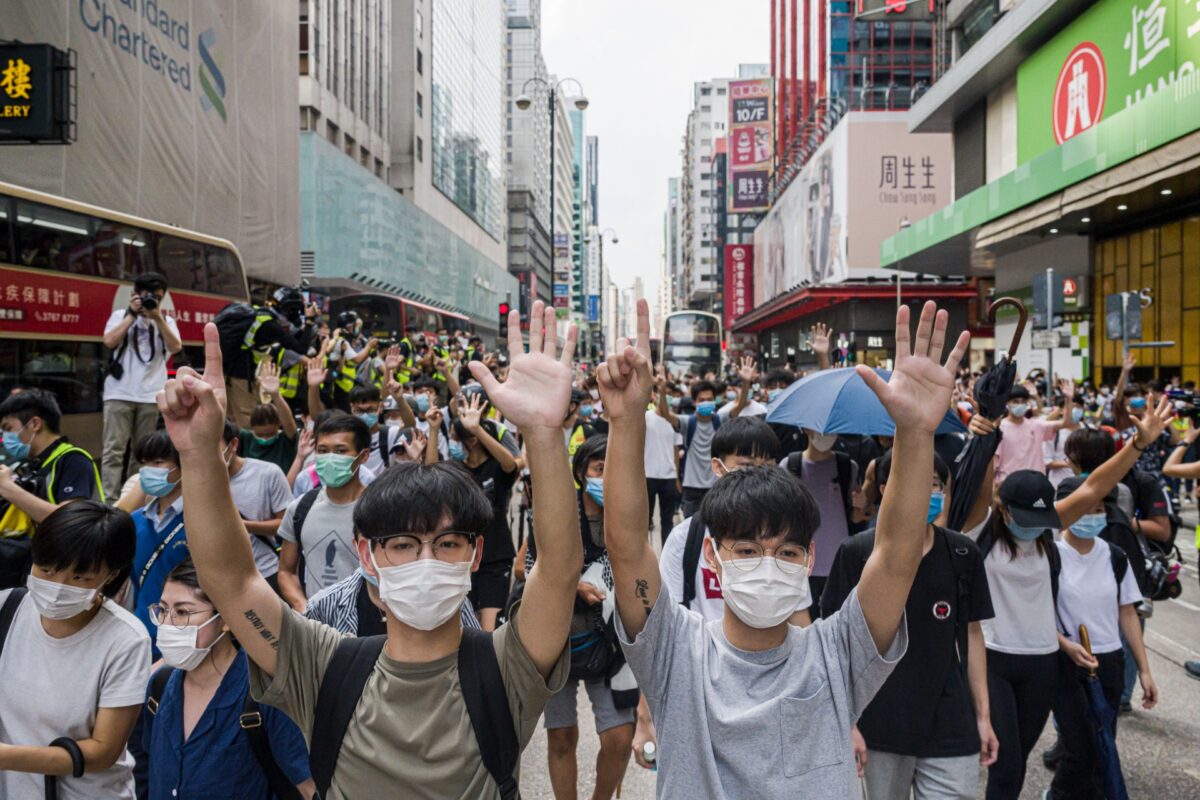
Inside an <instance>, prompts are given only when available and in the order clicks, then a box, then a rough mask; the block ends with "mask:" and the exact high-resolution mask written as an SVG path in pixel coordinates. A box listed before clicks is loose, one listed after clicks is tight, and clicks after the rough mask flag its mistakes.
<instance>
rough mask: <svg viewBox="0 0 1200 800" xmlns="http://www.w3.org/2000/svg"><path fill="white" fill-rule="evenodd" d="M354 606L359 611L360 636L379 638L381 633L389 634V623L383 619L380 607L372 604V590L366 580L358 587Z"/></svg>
mask: <svg viewBox="0 0 1200 800" xmlns="http://www.w3.org/2000/svg"><path fill="white" fill-rule="evenodd" d="M354 604H355V606H356V607H357V609H358V636H360V637H362V636H378V635H379V634H381V633H387V623H386V622H385V621H384V619H383V612H382V611H380V610H379V606H377V605H375V604H374V603H373V602H371V595H370V590H369V589H368V588H367V581H366V579H365V578H364V579H363V582H362V584H361V585H360V586H359V587H358V594H357V595H356V596H355V598H354Z"/></svg>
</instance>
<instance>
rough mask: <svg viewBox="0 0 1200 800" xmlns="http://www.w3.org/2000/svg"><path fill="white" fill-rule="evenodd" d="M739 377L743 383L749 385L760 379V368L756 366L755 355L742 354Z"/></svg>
mask: <svg viewBox="0 0 1200 800" xmlns="http://www.w3.org/2000/svg"><path fill="white" fill-rule="evenodd" d="M738 377H739V378H741V379H742V383H745V384H747V385H749V384H751V383H754V381H756V380H758V370H756V369H755V368H754V356H742V362H741V366H740V367H739V368H738Z"/></svg>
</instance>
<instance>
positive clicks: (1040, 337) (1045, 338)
mask: <svg viewBox="0 0 1200 800" xmlns="http://www.w3.org/2000/svg"><path fill="white" fill-rule="evenodd" d="M1058 343H1059V336H1058V331H1034V332H1033V348H1034V349H1035V350H1049V349H1050V348H1051V347H1058Z"/></svg>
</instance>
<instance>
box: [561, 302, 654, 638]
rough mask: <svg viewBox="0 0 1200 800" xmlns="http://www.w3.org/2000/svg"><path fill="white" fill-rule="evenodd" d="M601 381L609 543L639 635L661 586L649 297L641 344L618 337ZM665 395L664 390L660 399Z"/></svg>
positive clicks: (629, 626)
mask: <svg viewBox="0 0 1200 800" xmlns="http://www.w3.org/2000/svg"><path fill="white" fill-rule="evenodd" d="M596 379H597V381H598V382H599V384H600V398H601V400H603V401H604V408H605V410H606V411H607V412H608V420H609V429H608V452H607V454H606V458H605V462H604V498H605V502H604V545H605V547H606V548H607V549H608V560H609V564H610V565H611V566H612V574H613V588H614V589H615V590H616V593H617V594H616V600H617V613H618V614H620V615H621V624H622V625H623V626H624V628H625V632H626V634H628V636H629V638H630V639H634V638H636V637H637V635H638V634H639V633H641V631H642V628H643V627H644V626H645V624H646V617H648V616H649V614H650V609H651V608H653V607H654V602H655V601H656V600H657V599H658V593H659V590H660V589H661V587H662V580H661V577H660V575H659V571H658V560H657V559H655V557H654V550H653V549H651V547H650V540H649V539H648V538H647V537H646V520H647V519H648V518H649V516H650V506H649V499H648V498H647V496H646V464H645V460H644V455H645V447H646V413H645V409H646V404H647V403H648V402H650V390H651V388H653V386H654V379H653V377H652V376H651V374H650V307H649V305H647V303H646V301H645V300H638V304H637V347H636V348H634V347H631V346H630V345H629V340H627V339H624V338H622V339H618V340H617V348H616V352H615V354H613V355H610V356H609V357H608V361H606V362H605V363H603V364H601V365H600V367H599V368H598V369H597V370H596ZM661 396H662V395H661V392H660V403H661V402H662V401H661ZM660 413H661V412H660ZM539 536H540V534H539Z"/></svg>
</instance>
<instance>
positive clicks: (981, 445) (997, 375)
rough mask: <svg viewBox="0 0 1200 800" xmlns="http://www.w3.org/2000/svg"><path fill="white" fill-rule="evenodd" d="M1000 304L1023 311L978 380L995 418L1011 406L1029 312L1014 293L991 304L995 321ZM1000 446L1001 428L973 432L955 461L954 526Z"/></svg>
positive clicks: (983, 402)
mask: <svg viewBox="0 0 1200 800" xmlns="http://www.w3.org/2000/svg"><path fill="white" fill-rule="evenodd" d="M1000 306H1013V307H1015V308H1016V309H1017V313H1018V314H1020V315H1021V316H1020V319H1019V320H1018V321H1017V332H1016V333H1015V334H1013V339H1012V344H1010V345H1009V346H1008V354H1007V355H1002V356H1001V357H1000V360H999V361H998V362H996V363H995V364H994V365H992V366H991V367H990V368H989V369H988V370H987V371H986V372H984V373H983V374H982V375H980V376H979V379H978V380H977V381H975V402H977V403H978V404H979V413H980V414H982V415H983V416H985V417H987V418H988V419H990V420H992V421H996V420H998V419H1000V418H1001V417H1003V416H1004V414H1005V413H1006V410H1007V406H1008V397H1009V395H1010V394H1012V389H1013V381H1014V380H1015V379H1016V376H1017V362H1016V357H1017V345H1019V344H1020V343H1021V336H1022V335H1023V334H1024V333H1025V321H1026V319H1028V316H1029V312H1028V311H1027V310H1026V309H1025V304H1024V303H1022V302H1021V301H1020V300H1018V299H1016V298H1015V297H1002V298H1000V299H999V300H997V301H996V302H994V303H992V304H991V306H989V307H988V319H990V320H991V321H992V322H993V323H995V321H996V309H997V308H999V307H1000ZM999 446H1000V430H999V429H996V430H995V431H993V432H992V433H989V434H987V435H986V436H972V437H971V438H970V439H969V440H968V441H967V445H966V447H964V448H963V449H962V451H961V452H960V453H959V454H958V458H956V459H955V461H954V466H953V470H954V486H953V491H952V492H951V495H950V515H949V517H948V518H947V520H946V524H947V527H949V528H950V529H951V530H956V531H960V530H962V526H963V524H964V523H965V522H966V521H967V514H969V513H970V511H971V506H972V505H974V504H975V499H976V498H977V497H978V496H979V482H980V481H982V480H983V476H984V475H985V474H987V469H988V464H990V463H991V460H992V457H993V456H995V455H996V448H997V447H999Z"/></svg>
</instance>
